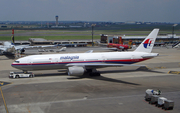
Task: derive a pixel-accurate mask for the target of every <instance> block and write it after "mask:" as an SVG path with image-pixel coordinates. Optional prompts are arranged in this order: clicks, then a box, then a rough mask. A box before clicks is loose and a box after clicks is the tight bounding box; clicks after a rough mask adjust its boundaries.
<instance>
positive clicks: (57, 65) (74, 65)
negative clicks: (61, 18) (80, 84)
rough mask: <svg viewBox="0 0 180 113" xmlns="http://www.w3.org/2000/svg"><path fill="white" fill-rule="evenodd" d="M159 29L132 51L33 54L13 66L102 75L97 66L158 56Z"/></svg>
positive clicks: (129, 64) (101, 66)
mask: <svg viewBox="0 0 180 113" xmlns="http://www.w3.org/2000/svg"><path fill="white" fill-rule="evenodd" d="M158 32H159V29H154V30H153V31H152V32H151V33H150V34H149V35H148V36H147V37H146V38H145V40H144V41H143V42H142V43H141V44H140V45H139V46H138V47H137V48H136V50H134V51H132V52H99V53H92V51H90V52H87V53H72V54H47V55H32V56H26V57H23V58H19V59H17V60H16V61H15V62H13V63H12V64H11V66H12V67H14V68H17V69H20V70H23V72H27V71H33V70H50V69H67V71H68V75H72V76H81V75H83V74H84V73H85V72H88V73H90V75H100V74H99V73H98V72H97V71H96V68H103V67H113V66H115V67H116V66H139V65H132V64H134V63H137V62H141V61H144V60H148V59H151V58H153V57H156V56H158V55H159V54H158V53H151V51H152V48H153V46H154V43H155V40H156V37H157V34H158Z"/></svg>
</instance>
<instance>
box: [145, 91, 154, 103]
mask: <svg viewBox="0 0 180 113" xmlns="http://www.w3.org/2000/svg"><path fill="white" fill-rule="evenodd" d="M152 95H153V89H147V90H146V95H145V100H146V101H150V100H151V96H152Z"/></svg>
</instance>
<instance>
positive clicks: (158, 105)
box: [156, 97, 167, 107]
mask: <svg viewBox="0 0 180 113" xmlns="http://www.w3.org/2000/svg"><path fill="white" fill-rule="evenodd" d="M165 100H167V98H164V97H159V98H158V102H157V104H156V106H157V107H163V106H164V101H165Z"/></svg>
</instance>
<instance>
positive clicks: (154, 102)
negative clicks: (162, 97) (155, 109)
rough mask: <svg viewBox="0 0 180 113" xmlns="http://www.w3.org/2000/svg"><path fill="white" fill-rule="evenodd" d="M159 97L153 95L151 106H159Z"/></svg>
mask: <svg viewBox="0 0 180 113" xmlns="http://www.w3.org/2000/svg"><path fill="white" fill-rule="evenodd" d="M158 98H159V96H157V95H152V96H151V100H150V101H149V104H157V102H158Z"/></svg>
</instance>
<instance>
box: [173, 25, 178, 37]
mask: <svg viewBox="0 0 180 113" xmlns="http://www.w3.org/2000/svg"><path fill="white" fill-rule="evenodd" d="M177 25H178V24H174V25H173V28H172V38H174V27H176V26H177Z"/></svg>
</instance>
